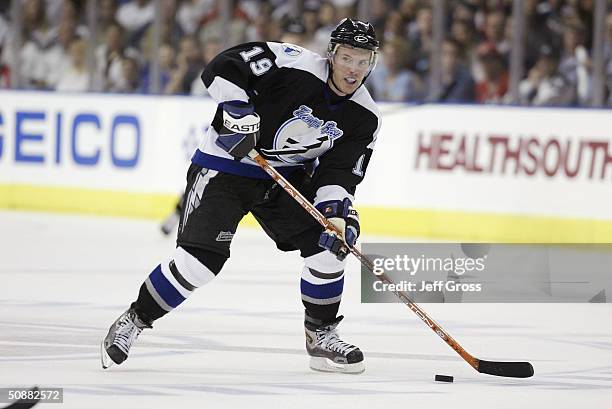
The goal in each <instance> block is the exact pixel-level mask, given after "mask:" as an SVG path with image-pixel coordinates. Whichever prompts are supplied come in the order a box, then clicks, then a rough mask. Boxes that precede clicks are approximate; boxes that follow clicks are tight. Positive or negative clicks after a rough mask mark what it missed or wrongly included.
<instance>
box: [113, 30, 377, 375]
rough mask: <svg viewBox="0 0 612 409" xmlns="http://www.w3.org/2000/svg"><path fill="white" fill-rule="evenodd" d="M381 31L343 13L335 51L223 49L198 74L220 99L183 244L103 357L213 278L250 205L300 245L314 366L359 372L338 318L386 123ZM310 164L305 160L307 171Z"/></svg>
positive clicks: (189, 195) (270, 227)
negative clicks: (289, 190) (288, 186)
mask: <svg viewBox="0 0 612 409" xmlns="http://www.w3.org/2000/svg"><path fill="white" fill-rule="evenodd" d="M377 50H378V41H377V40H376V35H375V33H374V29H373V27H372V26H371V25H370V24H368V23H363V22H361V21H354V20H351V19H344V20H342V22H340V24H339V25H338V26H337V27H336V29H335V30H334V31H333V32H332V34H331V39H330V42H329V47H328V51H327V58H322V57H320V56H319V55H318V54H315V53H312V52H310V51H308V50H306V49H303V48H301V47H298V46H295V45H292V44H288V43H276V42H267V43H265V42H259V43H247V44H242V45H239V46H236V47H233V48H230V49H228V50H226V51H224V52H222V53H221V54H219V55H218V56H217V57H216V58H215V59H214V60H213V61H212V62H211V63H210V64H209V65H208V66H207V67H206V69H205V70H204V72H203V74H202V80H203V81H204V84H205V86H206V88H207V89H208V92H209V93H210V95H211V97H212V98H213V99H214V100H215V101H216V102H217V103H218V104H219V105H218V109H217V112H216V114H215V117H214V119H213V122H212V126H211V127H210V129H209V131H208V135H207V136H206V138H204V142H202V144H201V145H200V147H199V149H198V150H196V152H195V154H194V156H193V158H192V164H191V167H190V169H189V171H188V175H187V188H186V197H185V203H184V206H183V211H182V215H181V220H180V223H179V231H178V238H177V248H176V250H175V251H174V253H173V254H172V255H171V256H170V257H169V258H168V259H167V260H165V261H163V262H162V263H161V264H160V265H158V266H157V267H156V268H155V269H154V270H153V271H152V272H151V273H150V274H149V276H148V277H147V279H146V280H145V282H144V283H143V284H142V286H141V287H140V292H139V294H138V298H137V299H136V301H134V302H133V303H132V304H131V306H130V308H129V309H128V310H127V311H126V312H125V313H123V314H122V315H121V316H120V317H119V318H118V319H117V320H116V321H115V322H114V323H113V324H112V326H111V327H110V329H109V331H108V334H107V335H106V337H105V338H104V339H103V341H102V348H101V353H102V366H103V367H104V368H107V367H109V366H110V365H112V364H113V363H115V364H120V363H122V362H123V361H124V360H125V359H127V356H128V353H129V351H130V348H131V346H132V344H133V343H134V341H135V340H136V338H137V337H138V336H139V334H140V333H141V331H142V330H143V329H145V328H151V327H152V323H153V321H155V320H157V319H158V318H160V317H162V316H164V315H166V314H167V313H168V312H170V311H172V310H173V309H174V308H176V307H178V306H179V304H181V303H182V302H183V301H185V299H186V298H187V297H189V296H190V295H191V294H192V292H193V291H194V290H195V289H196V288H198V287H201V286H203V285H204V284H206V283H207V282H209V281H210V280H212V279H213V278H215V276H217V275H218V274H219V272H220V271H221V269H222V267H223V265H224V263H225V261H226V260H227V259H228V257H229V255H230V243H231V241H232V237H233V236H234V233H235V232H236V228H237V226H238V223H239V222H240V220H241V219H242V218H243V217H244V216H245V215H246V214H247V213H248V212H251V213H252V214H253V216H254V217H255V219H256V220H257V221H258V222H259V224H260V225H261V226H262V228H263V229H264V231H265V232H266V233H267V234H268V235H269V236H270V237H271V238H272V239H273V240H274V241H275V242H276V245H277V247H278V248H279V249H280V250H283V251H290V250H299V251H300V253H301V256H302V257H303V258H304V267H303V269H302V274H301V293H302V302H303V304H304V307H305V320H304V326H305V333H306V350H307V352H308V354H309V355H310V356H311V360H310V367H311V368H312V369H315V370H321V371H333V372H346V373H360V372H362V371H363V370H364V363H363V354H362V352H361V351H360V350H359V348H358V347H356V346H354V345H351V344H349V343H347V342H345V341H343V340H341V339H340V338H339V336H338V333H337V332H336V327H337V326H338V324H339V323H340V321H341V320H342V318H343V317H342V316H337V313H338V308H339V305H340V298H341V296H342V288H343V283H344V266H345V258H346V256H347V254H348V252H349V251H348V248H347V246H353V245H354V244H355V242H356V240H357V237H358V236H359V216H358V214H357V212H356V211H355V209H354V208H353V205H352V203H353V200H354V194H355V190H356V186H357V185H358V184H359V183H360V182H361V181H362V179H363V177H364V173H365V171H366V167H367V165H368V162H369V160H370V156H371V154H372V149H373V147H374V142H375V140H376V135H377V133H378V130H379V128H380V118H379V114H378V110H377V107H376V105H375V103H374V102H373V100H372V98H371V97H370V95H369V93H368V91H367V90H366V88H365V86H363V82H364V81H365V79H366V77H367V76H368V75H369V73H370V72H371V71H372V69H374V67H375V65H376V60H377ZM253 148H255V149H256V150H258V151H259V152H260V154H261V155H263V156H264V157H265V158H267V159H268V161H269V162H270V164H271V165H272V166H274V167H275V168H276V169H277V170H279V171H280V172H281V173H282V174H283V175H285V176H286V177H287V178H288V179H289V180H290V181H291V182H292V183H293V184H294V185H295V186H296V188H298V189H299V190H300V191H301V192H302V193H303V194H304V195H306V197H308V198H309V199H310V200H312V201H313V203H314V204H315V206H316V207H317V208H318V209H320V210H321V212H322V213H323V214H324V215H325V216H326V217H327V218H328V219H330V220H331V221H332V222H333V223H334V224H335V225H336V226H338V227H339V229H340V231H342V232H344V237H337V236H335V235H334V234H332V233H331V232H329V231H323V229H322V227H321V226H320V225H319V224H318V223H317V222H316V221H315V220H314V219H313V218H312V217H311V216H310V215H308V214H307V213H306V212H304V210H303V209H302V208H301V207H300V206H299V205H298V204H296V203H295V202H294V200H293V199H292V198H291V197H290V196H289V195H287V194H286V193H285V192H284V191H283V190H282V188H280V187H279V186H278V185H276V183H275V182H274V181H272V179H270V178H269V176H268V175H267V174H266V173H265V172H264V171H263V170H262V169H261V168H259V167H258V165H257V164H256V163H255V162H253V161H251V160H250V159H249V158H248V157H247V154H248V152H249V151H251V150H252V149H253ZM305 168H308V169H309V171H308V172H307V171H306V170H305Z"/></svg>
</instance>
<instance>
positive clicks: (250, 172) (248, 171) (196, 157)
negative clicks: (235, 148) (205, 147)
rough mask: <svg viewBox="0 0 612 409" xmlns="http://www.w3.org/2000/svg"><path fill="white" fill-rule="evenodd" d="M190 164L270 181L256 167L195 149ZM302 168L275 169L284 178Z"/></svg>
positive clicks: (261, 170) (266, 175) (267, 176)
mask: <svg viewBox="0 0 612 409" xmlns="http://www.w3.org/2000/svg"><path fill="white" fill-rule="evenodd" d="M191 162H193V163H195V164H196V165H199V166H202V167H203V168H207V169H213V170H218V171H219V172H224V173H229V174H232V175H238V176H245V177H249V178H255V179H270V175H268V174H267V173H266V172H265V171H264V170H263V169H262V168H260V167H259V166H256V165H247V164H246V163H241V162H238V161H237V160H233V159H227V158H221V157H219V156H214V155H209V154H208V153H204V152H202V151H201V150H199V149H196V151H195V153H194V154H193V157H192V158H191ZM300 167H302V166H301V165H298V166H281V167H277V168H275V169H276V170H278V171H279V172H280V174H281V175H283V176H284V177H287V176H289V174H290V173H291V172H293V171H294V170H296V169H298V168H300Z"/></svg>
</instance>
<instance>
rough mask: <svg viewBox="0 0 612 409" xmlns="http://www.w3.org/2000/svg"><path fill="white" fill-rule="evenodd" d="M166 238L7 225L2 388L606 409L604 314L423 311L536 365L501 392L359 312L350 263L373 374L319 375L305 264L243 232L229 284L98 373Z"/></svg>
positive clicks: (105, 226) (611, 356)
mask: <svg viewBox="0 0 612 409" xmlns="http://www.w3.org/2000/svg"><path fill="white" fill-rule="evenodd" d="M158 227H159V226H158V224H157V223H155V222H152V221H135V220H129V219H114V218H97V217H85V216H71V215H46V214H39V213H21V212H12V211H5V212H0V387H16V386H21V387H25V386H32V385H39V386H43V387H45V386H47V387H63V388H64V404H63V405H61V406H57V407H58V408H60V407H61V408H85V409H89V408H104V409H108V408H113V409H117V408H174V407H181V408H292V409H293V408H313V407H316V408H352V409H356V408H400V407H401V408H410V409H412V408H441V407H448V408H453V409H462V408H470V409H472V408H512V409H517V408H524V409H529V408H554V409H562V408H572V409H575V408H610V407H612V325H611V317H612V306H611V305H610V304H446V305H445V304H426V305H424V309H425V310H426V311H427V312H428V313H429V314H430V315H431V316H432V317H433V318H434V319H436V320H437V321H438V322H439V323H440V324H441V325H442V326H443V327H444V328H445V329H446V330H447V331H448V332H449V333H450V334H451V335H452V336H454V337H455V338H456V339H457V340H458V341H459V342H460V343H461V344H462V345H463V346H464V347H465V348H466V349H467V350H468V351H469V352H471V353H472V354H473V355H475V356H477V357H478V358H482V359H493V360H528V361H530V362H532V363H533V366H534V368H535V373H536V374H535V376H534V377H533V378H530V379H507V378H497V377H492V376H488V375H482V374H478V373H477V372H475V371H474V370H473V369H472V368H471V367H470V366H468V365H467V364H466V363H465V362H464V361H463V360H461V359H460V357H459V356H458V355H457V354H456V353H455V352H454V351H453V350H451V349H450V348H449V347H448V346H447V345H446V344H445V343H444V342H443V341H442V340H440V339H439V338H438V337H437V336H436V335H435V334H434V333H433V332H431V330H429V329H428V328H427V327H426V326H425V325H424V324H423V323H422V322H421V321H420V320H419V319H418V318H417V317H416V316H415V315H414V314H413V313H412V312H411V311H410V310H408V309H407V308H406V307H405V306H404V305H402V304H361V303H360V279H359V266H358V264H357V262H355V261H351V262H350V263H349V267H348V269H347V275H346V285H345V292H344V299H343V303H342V306H341V313H342V314H344V315H345V316H346V318H345V321H344V322H343V323H342V324H341V326H340V328H339V329H340V333H341V335H342V337H343V338H344V339H346V340H347V341H349V342H352V343H355V344H357V345H359V346H360V347H361V349H362V350H363V351H364V354H365V357H366V368H367V369H366V372H364V373H363V374H361V375H346V374H329V373H318V372H313V371H311V370H310V369H308V359H307V356H306V353H305V350H304V335H303V329H302V314H303V309H302V305H301V302H300V295H299V294H300V292H299V276H300V271H301V262H300V258H299V255H298V254H294V253H281V252H279V251H277V250H276V248H275V246H274V245H273V243H272V242H271V241H270V240H269V239H267V238H266V236H265V235H264V233H262V232H261V231H259V230H253V229H243V228H241V229H239V231H238V234H237V235H236V238H235V239H234V243H233V244H232V258H231V259H230V261H228V263H227V264H226V266H225V269H224V271H222V273H221V274H220V276H219V277H218V278H217V279H215V280H214V281H213V282H212V283H210V284H208V285H207V286H205V287H203V288H201V289H199V290H197V291H196V293H195V294H194V295H193V296H192V297H191V298H190V299H188V300H187V301H186V302H185V303H184V304H183V305H181V306H180V307H179V308H178V309H177V310H175V311H174V312H172V313H171V314H169V315H168V316H166V317H164V318H162V319H161V320H159V321H157V322H156V323H155V328H154V329H153V330H148V331H145V332H144V333H143V334H142V336H141V338H140V339H139V340H138V343H137V344H136V346H135V347H134V348H133V352H132V354H131V356H130V358H129V359H128V360H127V361H126V362H125V363H124V364H123V365H121V366H117V367H113V368H111V369H110V370H107V371H103V370H101V368H100V363H99V356H98V349H99V342H100V340H101V338H102V337H103V336H104V335H105V333H106V330H107V328H108V326H109V325H110V324H111V323H112V322H113V320H114V319H115V318H116V317H117V316H118V315H119V314H120V313H122V312H123V311H124V310H125V309H126V308H127V306H128V305H129V303H130V302H131V301H133V300H134V299H135V297H136V295H137V292H138V289H139V286H140V284H141V283H142V281H143V280H144V279H145V278H146V276H147V274H148V273H149V272H150V271H151V269H152V268H153V267H154V266H155V265H157V263H158V262H159V261H161V259H162V258H165V257H166V256H167V255H168V254H169V253H170V251H171V250H172V248H173V246H174V242H173V239H172V238H164V237H162V236H161V235H160V233H159V230H158ZM374 239H376V240H380V238H368V237H365V238H363V239H362V240H364V241H368V240H370V241H372V240H374ZM435 374H446V375H453V376H454V377H455V382H454V383H452V384H446V383H438V382H434V376H435ZM2 406H4V405H3V404H0V407H2ZM49 407H50V408H53V407H56V406H49Z"/></svg>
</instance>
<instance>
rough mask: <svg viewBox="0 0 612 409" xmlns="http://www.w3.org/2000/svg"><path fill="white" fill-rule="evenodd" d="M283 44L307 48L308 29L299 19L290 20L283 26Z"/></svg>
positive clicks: (281, 39)
mask: <svg viewBox="0 0 612 409" xmlns="http://www.w3.org/2000/svg"><path fill="white" fill-rule="evenodd" d="M280 41H281V42H283V43H290V44H295V45H299V46H300V47H306V46H305V43H306V27H304V24H302V20H301V19H299V18H289V19H287V20H286V21H285V24H284V26H283V35H282V36H281V38H280Z"/></svg>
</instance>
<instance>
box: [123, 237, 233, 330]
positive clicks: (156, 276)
mask: <svg viewBox="0 0 612 409" xmlns="http://www.w3.org/2000/svg"><path fill="white" fill-rule="evenodd" d="M198 256H199V257H198V258H196V257H194V256H193V255H191V254H190V253H188V252H187V251H186V250H185V249H183V248H182V247H177V248H176V251H175V253H174V255H173V258H172V259H170V260H167V261H164V262H163V263H161V264H160V265H158V266H157V267H155V269H154V270H153V271H152V272H151V273H150V274H149V276H148V277H147V279H146V280H145V282H144V283H143V284H142V285H141V286H140V291H139V293H138V299H137V300H136V301H135V302H134V303H133V304H132V307H133V308H134V309H135V310H136V313H137V314H138V315H139V316H142V318H146V319H148V320H149V324H150V323H152V322H153V321H155V320H156V319H158V318H160V317H162V316H164V315H166V314H167V313H168V312H170V311H172V310H173V309H175V308H176V307H178V306H179V305H180V304H181V303H182V302H183V301H185V300H186V299H187V298H188V297H189V296H190V295H191V294H192V293H193V291H194V290H195V289H196V288H198V287H201V286H202V285H204V284H206V283H208V282H209V281H211V280H212V279H213V278H214V277H215V276H216V274H218V273H219V271H221V267H222V266H223V263H224V262H225V259H224V258H223V257H222V256H219V255H216V254H214V253H209V256H210V257H209V258H210V259H212V260H211V261H212V262H211V263H210V266H211V268H212V269H214V270H212V269H211V268H209V267H207V266H206V265H204V264H203V263H201V262H200V260H199V258H202V257H200V256H202V255H200V254H198ZM221 258H223V260H220V259H221Z"/></svg>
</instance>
